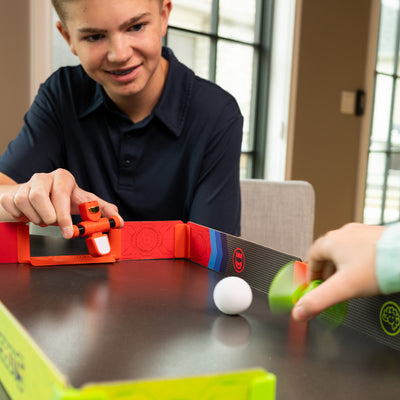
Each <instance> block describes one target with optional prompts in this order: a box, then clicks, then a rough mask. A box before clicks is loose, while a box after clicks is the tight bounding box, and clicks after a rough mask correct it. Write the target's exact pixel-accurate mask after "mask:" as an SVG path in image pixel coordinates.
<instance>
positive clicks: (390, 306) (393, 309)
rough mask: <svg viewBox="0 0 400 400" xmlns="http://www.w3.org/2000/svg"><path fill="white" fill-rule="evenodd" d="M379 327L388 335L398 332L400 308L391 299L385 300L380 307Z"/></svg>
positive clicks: (399, 327) (399, 331) (399, 328)
mask: <svg viewBox="0 0 400 400" xmlns="http://www.w3.org/2000/svg"><path fill="white" fill-rule="evenodd" d="M379 319H380V322H381V327H382V329H383V331H384V332H385V333H386V334H387V335H389V336H396V335H398V334H399V333H400V308H399V306H398V305H397V304H396V303H395V302H393V301H387V302H386V303H385V304H384V305H383V306H382V308H381V312H380V315H379Z"/></svg>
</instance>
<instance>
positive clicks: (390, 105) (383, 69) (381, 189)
mask: <svg viewBox="0 0 400 400" xmlns="http://www.w3.org/2000/svg"><path fill="white" fill-rule="evenodd" d="M399 44H400V0H382V1H381V9H380V20H379V34H378V45H377V55H376V65H375V90H374V106H373V112H372V123H371V133H370V144H369V152H368V168H367V178H366V186H365V187H366V189H365V196H364V215H363V220H364V222H365V223H368V224H387V223H391V222H395V221H398V220H400V79H399V78H400V64H399V52H400V47H399Z"/></svg>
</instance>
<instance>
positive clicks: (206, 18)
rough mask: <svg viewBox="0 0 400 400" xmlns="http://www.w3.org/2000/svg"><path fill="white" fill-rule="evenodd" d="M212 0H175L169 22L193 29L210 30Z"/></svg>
mask: <svg viewBox="0 0 400 400" xmlns="http://www.w3.org/2000/svg"><path fill="white" fill-rule="evenodd" d="M211 6H212V0H174V2H173V7H172V12H171V16H170V18H169V24H170V25H172V26H177V27H180V28H185V29H190V30H193V31H200V32H210V30H211Z"/></svg>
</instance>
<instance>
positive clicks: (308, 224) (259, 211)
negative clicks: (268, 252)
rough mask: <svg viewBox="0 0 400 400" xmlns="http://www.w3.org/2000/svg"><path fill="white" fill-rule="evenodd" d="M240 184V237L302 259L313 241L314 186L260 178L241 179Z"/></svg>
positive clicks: (301, 182)
mask: <svg viewBox="0 0 400 400" xmlns="http://www.w3.org/2000/svg"><path fill="white" fill-rule="evenodd" d="M240 185H241V194H242V217H241V226H242V228H241V229H242V238H244V239H247V240H250V241H253V242H256V243H259V244H262V245H264V246H267V247H270V248H273V249H275V250H279V251H282V252H285V253H288V254H291V255H293V256H297V257H300V258H301V259H303V260H304V259H305V257H306V254H307V250H308V247H309V246H310V244H311V243H312V241H313V232H314V207H315V195H314V189H313V187H312V186H311V185H310V184H309V183H308V182H304V181H284V182H269V181H265V180H261V179H244V180H241V183H240Z"/></svg>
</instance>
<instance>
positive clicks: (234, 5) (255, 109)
mask: <svg viewBox="0 0 400 400" xmlns="http://www.w3.org/2000/svg"><path fill="white" fill-rule="evenodd" d="M272 14H273V9H272V2H271V1H269V0H266V1H261V0H248V1H246V2H244V1H242V0H174V2H173V12H172V14H171V18H170V21H169V29H168V33H167V36H166V39H165V42H166V45H167V46H169V47H171V48H172V50H173V51H174V53H175V54H176V56H177V57H178V59H180V60H181V61H182V62H183V63H184V64H186V65H187V66H188V67H190V68H192V69H193V70H194V71H195V72H196V73H197V75H199V76H201V77H203V78H206V79H209V80H211V81H214V82H216V83H217V84H218V85H220V86H221V87H222V88H224V89H225V90H227V91H228V92H230V93H231V94H232V95H233V96H234V97H235V98H236V100H237V101H238V103H239V106H240V109H241V111H242V114H243V116H244V126H243V142H242V159H241V177H254V176H256V177H263V174H264V161H265V160H264V158H265V132H266V123H267V121H266V118H265V115H266V112H265V110H266V109H267V96H266V94H267V93H268V82H269V73H268V71H269V65H270V64H269V63H270V49H271V26H272ZM257 150H258V151H257Z"/></svg>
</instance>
